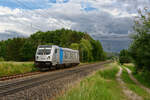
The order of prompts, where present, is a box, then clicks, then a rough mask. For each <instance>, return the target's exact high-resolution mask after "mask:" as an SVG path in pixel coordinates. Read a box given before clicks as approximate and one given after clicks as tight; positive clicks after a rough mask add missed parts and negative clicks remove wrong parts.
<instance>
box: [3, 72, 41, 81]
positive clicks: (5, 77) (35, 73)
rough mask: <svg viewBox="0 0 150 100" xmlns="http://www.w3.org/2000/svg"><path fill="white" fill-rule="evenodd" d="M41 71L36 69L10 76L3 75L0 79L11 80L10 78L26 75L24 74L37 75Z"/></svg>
mask: <svg viewBox="0 0 150 100" xmlns="http://www.w3.org/2000/svg"><path fill="white" fill-rule="evenodd" d="M41 73H42V72H40V71H37V72H30V73H24V74H17V75H11V76H3V77H1V78H0V81H6V80H11V79H16V78H21V77H26V76H32V75H37V74H41Z"/></svg>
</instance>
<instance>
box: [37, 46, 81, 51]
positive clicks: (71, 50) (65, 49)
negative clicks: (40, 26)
mask: <svg viewBox="0 0 150 100" xmlns="http://www.w3.org/2000/svg"><path fill="white" fill-rule="evenodd" d="M52 46H56V45H39V48H52ZM56 47H59V46H56ZM59 48H62V49H63V50H68V51H75V52H78V50H73V49H70V48H63V47H59Z"/></svg>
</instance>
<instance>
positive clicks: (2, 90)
mask: <svg viewBox="0 0 150 100" xmlns="http://www.w3.org/2000/svg"><path fill="white" fill-rule="evenodd" d="M109 62H110V61H107V62H102V63H96V64H91V65H85V66H83V67H76V68H75V67H74V68H72V69H66V70H62V71H58V72H55V73H52V74H51V73H50V74H48V73H47V74H43V75H41V76H39V77H33V78H31V79H26V80H21V81H17V82H13V83H7V84H3V85H0V96H7V95H10V94H13V93H16V92H19V91H21V90H24V89H28V88H32V87H34V86H38V85H40V84H43V83H45V82H48V81H54V80H57V79H61V78H63V77H66V76H69V75H72V74H78V73H84V72H86V71H87V70H96V69H97V68H99V67H100V66H101V65H103V64H106V63H109ZM101 67H102V66H101Z"/></svg>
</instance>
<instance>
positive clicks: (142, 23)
mask: <svg viewBox="0 0 150 100" xmlns="http://www.w3.org/2000/svg"><path fill="white" fill-rule="evenodd" d="M134 31H135V35H133V36H132V39H133V42H132V44H131V45H130V47H129V49H128V50H122V51H121V52H120V57H119V58H120V62H121V63H128V62H133V63H134V64H135V67H136V72H141V71H144V72H145V71H146V72H147V71H148V72H150V13H149V12H148V11H147V10H146V11H145V12H144V13H142V12H141V11H139V16H138V17H136V19H135V25H134Z"/></svg>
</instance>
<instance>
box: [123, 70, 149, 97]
mask: <svg viewBox="0 0 150 100" xmlns="http://www.w3.org/2000/svg"><path fill="white" fill-rule="evenodd" d="M125 69H126V70H127V72H128V74H129V77H130V78H131V79H132V80H133V81H134V82H135V83H136V84H137V85H138V86H140V87H141V88H143V89H144V90H146V91H147V92H148V93H149V94H150V89H149V88H146V87H145V86H143V85H142V84H141V83H140V82H138V81H137V80H136V79H135V78H134V76H133V75H132V71H131V70H130V69H128V68H125Z"/></svg>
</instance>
